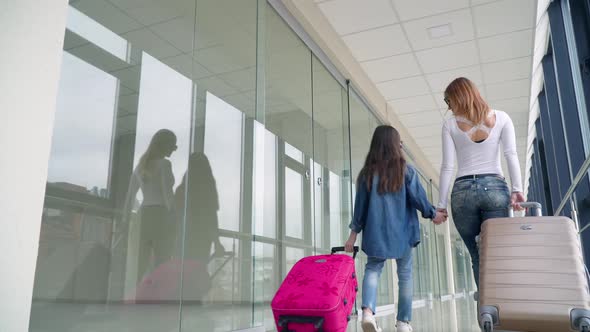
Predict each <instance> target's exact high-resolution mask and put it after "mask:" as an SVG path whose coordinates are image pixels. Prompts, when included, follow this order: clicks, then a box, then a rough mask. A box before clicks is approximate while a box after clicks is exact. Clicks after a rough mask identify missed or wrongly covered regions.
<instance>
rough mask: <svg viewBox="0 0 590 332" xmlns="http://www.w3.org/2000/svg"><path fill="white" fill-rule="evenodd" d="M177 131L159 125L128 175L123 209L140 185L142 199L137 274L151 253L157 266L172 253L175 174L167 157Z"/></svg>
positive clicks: (140, 275)
mask: <svg viewBox="0 0 590 332" xmlns="http://www.w3.org/2000/svg"><path fill="white" fill-rule="evenodd" d="M176 148H177V146H176V135H175V134H174V133H173V132H172V131H170V130H168V129H161V130H159V131H158V132H157V133H156V134H155V135H154V136H153V137H152V140H151V142H150V145H149V146H148V148H147V150H146V152H145V153H144V154H143V156H141V158H140V159H139V163H138V165H137V168H136V169H135V171H134V172H133V175H132V176H131V181H130V184H129V191H128V193H127V200H126V202H127V204H126V211H129V209H130V207H131V204H132V202H134V201H135V196H136V194H137V191H138V190H139V189H141V193H142V194H143V201H142V203H141V207H140V209H139V215H140V220H141V234H140V244H139V258H138V278H140V279H141V277H142V276H143V274H144V273H145V272H146V270H147V268H148V264H149V260H150V256H151V254H152V250H153V254H154V258H155V264H156V266H158V265H159V264H161V263H163V262H164V261H165V260H166V259H167V258H169V257H170V255H171V254H172V248H173V240H174V234H175V233H174V230H173V225H174V224H173V223H172V221H173V220H172V218H171V214H172V210H173V186H174V175H173V174H172V164H171V163H170V160H168V159H166V158H167V157H170V155H171V154H172V153H173V152H174V151H176Z"/></svg>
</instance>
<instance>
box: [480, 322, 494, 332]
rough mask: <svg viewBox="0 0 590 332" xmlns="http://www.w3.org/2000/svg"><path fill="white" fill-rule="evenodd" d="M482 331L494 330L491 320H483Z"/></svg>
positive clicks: (491, 331) (490, 331)
mask: <svg viewBox="0 0 590 332" xmlns="http://www.w3.org/2000/svg"><path fill="white" fill-rule="evenodd" d="M483 331H484V332H493V331H494V327H493V326H492V323H491V322H485V323H484V325H483Z"/></svg>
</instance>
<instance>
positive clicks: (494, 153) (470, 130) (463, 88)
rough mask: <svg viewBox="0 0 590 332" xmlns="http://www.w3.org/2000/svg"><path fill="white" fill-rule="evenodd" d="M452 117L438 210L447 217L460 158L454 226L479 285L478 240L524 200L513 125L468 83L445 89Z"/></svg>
mask: <svg viewBox="0 0 590 332" xmlns="http://www.w3.org/2000/svg"><path fill="white" fill-rule="evenodd" d="M445 102H446V103H447V105H448V106H449V109H450V110H451V111H452V112H453V115H454V116H453V117H451V118H450V119H448V120H447V121H446V122H445V123H444V124H443V129H442V143H443V159H442V164H441V168H440V182H439V183H440V201H439V202H438V206H437V207H438V211H441V212H444V213H446V211H447V210H446V209H447V195H448V192H449V186H450V184H451V177H452V175H453V171H454V168H455V154H456V155H457V161H458V162H457V164H458V166H459V170H458V171H457V178H456V179H455V185H454V186H453V192H452V194H451V208H452V211H453V220H454V222H455V227H457V231H458V232H459V235H461V238H462V239H463V242H465V246H467V249H468V250H469V254H470V255H471V263H472V264H473V275H474V277H475V282H476V284H477V285H478V286H479V253H478V251H477V245H476V243H475V237H476V236H477V235H479V233H480V231H481V224H482V222H483V221H485V220H486V219H489V218H498V217H507V216H508V210H507V208H508V206H509V205H512V206H513V207H514V209H515V210H522V208H521V207H520V205H519V204H518V203H519V202H524V196H523V193H522V182H521V177H520V164H519V162H518V155H517V154H516V143H515V137H514V136H515V135H514V125H513V124H512V120H511V119H510V117H509V116H508V114H506V113H504V112H502V111H496V110H492V109H491V108H490V107H489V106H488V104H487V103H486V102H485V100H483V98H482V97H481V95H480V94H479V91H478V90H477V87H476V86H475V84H473V82H471V81H470V80H468V79H466V78H464V77H460V78H457V79H455V80H454V81H453V82H451V84H449V86H448V87H447V88H446V90H445ZM500 146H502V149H503V150H504V157H505V158H506V161H507V164H508V171H509V172H510V179H511V180H512V190H510V189H508V185H507V184H506V180H504V176H503V175H502V167H501V164H500Z"/></svg>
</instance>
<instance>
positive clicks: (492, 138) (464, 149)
mask: <svg viewBox="0 0 590 332" xmlns="http://www.w3.org/2000/svg"><path fill="white" fill-rule="evenodd" d="M494 112H495V114H496V123H495V125H494V127H492V128H490V129H489V135H488V138H486V139H485V140H484V141H483V142H481V143H476V142H474V141H473V140H472V139H471V137H470V136H469V132H465V131H462V130H461V129H460V128H459V126H458V125H457V120H458V119H459V118H456V117H451V118H449V119H447V120H446V121H445V122H444V124H443V128H442V148H443V158H442V164H441V168H440V182H439V184H440V198H439V202H438V205H437V207H439V208H447V198H448V195H449V189H450V186H451V178H452V176H453V171H454V170H455V155H456V157H457V165H458V170H457V177H461V176H465V175H474V174H498V175H502V176H503V175H504V174H503V172H502V165H501V163H500V145H502V149H503V150H504V157H505V158H506V161H507V165H508V172H509V173H510V180H511V183H512V192H522V179H521V174H520V163H519V161H518V154H517V152H516V138H515V134H514V124H513V123H512V119H510V116H508V114H506V113H505V112H502V111H496V110H494V111H492V113H491V114H494ZM459 121H461V120H460V119H459ZM479 128H481V127H479Z"/></svg>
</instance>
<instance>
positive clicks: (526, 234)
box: [479, 202, 590, 332]
mask: <svg viewBox="0 0 590 332" xmlns="http://www.w3.org/2000/svg"><path fill="white" fill-rule="evenodd" d="M522 206H523V207H532V208H534V213H533V216H532V217H524V218H513V217H511V218H496V219H489V220H486V221H485V222H484V223H483V224H482V227H481V234H480V241H479V256H480V259H479V263H480V269H479V271H480V273H479V280H480V282H479V288H480V292H479V316H480V324H481V327H482V329H483V330H484V331H485V332H491V331H493V330H494V329H498V330H509V331H529V332H563V331H586V332H590V331H589V329H590V295H589V292H588V281H587V272H586V269H585V266H584V259H583V257H582V250H581V244H580V238H579V236H578V232H577V230H576V227H575V225H574V223H573V222H572V221H571V220H570V219H569V218H566V217H559V216H557V217H541V205H540V204H539V203H535V202H529V203H523V204H522ZM510 215H511V216H512V213H510Z"/></svg>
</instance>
